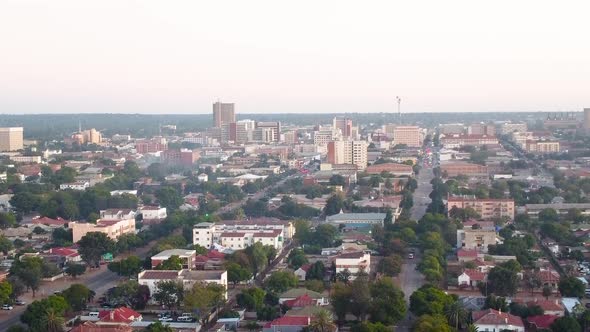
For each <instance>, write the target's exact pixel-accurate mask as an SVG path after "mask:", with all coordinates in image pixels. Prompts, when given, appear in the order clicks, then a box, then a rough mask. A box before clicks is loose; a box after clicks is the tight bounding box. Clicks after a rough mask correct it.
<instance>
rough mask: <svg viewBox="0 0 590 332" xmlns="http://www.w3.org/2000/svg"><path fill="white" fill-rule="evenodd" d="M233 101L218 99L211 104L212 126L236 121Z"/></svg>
mask: <svg viewBox="0 0 590 332" xmlns="http://www.w3.org/2000/svg"><path fill="white" fill-rule="evenodd" d="M234 106H235V105H234V103H222V102H220V101H218V102H216V103H214V104H213V126H215V127H221V126H222V125H224V124H229V123H232V122H236V113H235V111H234Z"/></svg>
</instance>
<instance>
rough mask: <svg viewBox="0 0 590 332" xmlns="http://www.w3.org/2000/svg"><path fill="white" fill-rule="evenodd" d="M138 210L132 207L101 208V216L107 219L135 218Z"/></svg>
mask: <svg viewBox="0 0 590 332" xmlns="http://www.w3.org/2000/svg"><path fill="white" fill-rule="evenodd" d="M136 215H137V212H136V211H134V210H132V209H106V210H100V218H101V219H107V220H122V219H135V216H136Z"/></svg>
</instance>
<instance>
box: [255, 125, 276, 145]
mask: <svg viewBox="0 0 590 332" xmlns="http://www.w3.org/2000/svg"><path fill="white" fill-rule="evenodd" d="M256 129H263V131H264V130H265V129H269V130H272V140H271V142H278V141H279V139H280V138H281V123H280V122H279V121H269V122H256ZM265 135H268V134H265Z"/></svg>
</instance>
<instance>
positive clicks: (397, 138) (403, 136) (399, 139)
mask: <svg viewBox="0 0 590 332" xmlns="http://www.w3.org/2000/svg"><path fill="white" fill-rule="evenodd" d="M393 144H395V145H398V144H403V145H407V146H409V147H421V146H422V131H421V129H420V127H418V126H396V127H394V128H393Z"/></svg>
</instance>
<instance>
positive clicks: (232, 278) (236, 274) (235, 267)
mask: <svg viewBox="0 0 590 332" xmlns="http://www.w3.org/2000/svg"><path fill="white" fill-rule="evenodd" d="M225 268H226V270H227V281H229V282H231V283H233V284H234V285H237V284H238V283H240V282H242V281H247V280H250V279H251V278H252V273H250V271H249V270H248V269H247V268H245V267H242V266H241V265H239V264H237V263H228V264H226V266H225Z"/></svg>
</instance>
